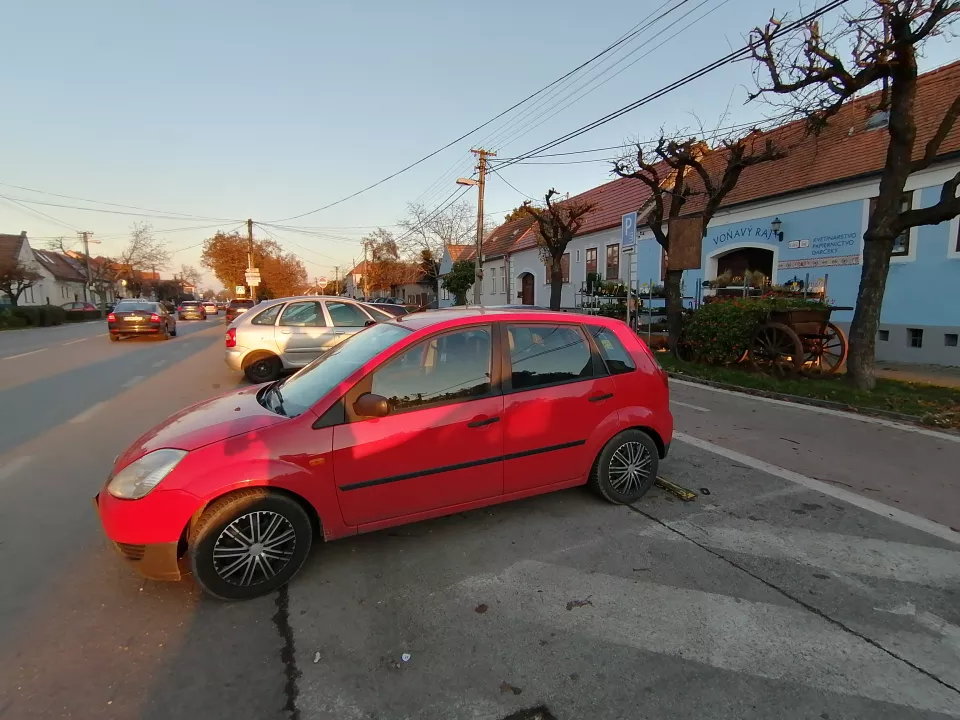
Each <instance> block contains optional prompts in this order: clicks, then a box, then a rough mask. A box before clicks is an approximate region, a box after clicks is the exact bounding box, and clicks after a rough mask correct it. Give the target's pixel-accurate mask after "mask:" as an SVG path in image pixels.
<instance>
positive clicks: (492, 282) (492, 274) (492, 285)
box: [490, 267, 497, 295]
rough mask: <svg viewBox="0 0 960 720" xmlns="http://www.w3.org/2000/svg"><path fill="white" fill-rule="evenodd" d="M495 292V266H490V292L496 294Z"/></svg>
mask: <svg viewBox="0 0 960 720" xmlns="http://www.w3.org/2000/svg"><path fill="white" fill-rule="evenodd" d="M496 293H497V268H496V267H492V268H490V294H491V295H496Z"/></svg>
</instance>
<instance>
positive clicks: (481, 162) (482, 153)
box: [457, 148, 497, 305]
mask: <svg viewBox="0 0 960 720" xmlns="http://www.w3.org/2000/svg"><path fill="white" fill-rule="evenodd" d="M470 152H472V153H473V154H474V155H476V156H477V158H478V162H477V175H478V179H476V180H473V179H472V178H458V179H457V185H476V186H477V190H479V191H480V195H479V196H478V198H477V259H476V262H475V265H476V280H475V281H474V283H473V302H474V304H476V305H479V304H480V293H481V291H482V289H483V288H482V283H483V258H482V257H481V250H482V249H483V191H484V188H485V187H486V185H487V158H488V157H496V156H497V154H496V153H495V152H492V151H491V150H484V149H483V148H478V149H476V150H470Z"/></svg>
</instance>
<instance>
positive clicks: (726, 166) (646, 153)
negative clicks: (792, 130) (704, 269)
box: [613, 133, 786, 352]
mask: <svg viewBox="0 0 960 720" xmlns="http://www.w3.org/2000/svg"><path fill="white" fill-rule="evenodd" d="M635 147H636V155H635V156H633V157H630V158H625V159H623V160H618V161H617V162H616V163H614V167H613V172H614V173H615V174H616V175H619V176H620V177H624V178H633V179H635V180H639V181H640V182H642V183H643V184H644V185H646V186H647V188H648V189H649V190H650V204H651V208H650V211H649V213H648V215H647V217H646V224H647V225H649V226H650V230H651V231H652V232H653V236H654V238H656V240H657V242H658V243H659V244H660V247H662V248H663V251H664V252H665V253H666V254H667V255H668V256H669V254H670V221H672V220H675V219H676V218H679V217H680V216H681V214H682V213H683V210H684V205H685V204H686V203H687V202H688V201H689V200H692V199H695V198H698V202H697V205H698V211H697V213H696V215H697V216H698V217H700V218H701V220H702V227H703V232H704V233H706V229H707V226H708V225H709V223H710V221H711V220H712V219H713V216H714V215H715V214H716V212H717V210H718V209H719V208H720V205H721V204H722V203H723V200H724V199H725V198H726V197H727V195H729V194H730V191H731V190H733V189H734V188H735V187H736V186H737V183H738V182H739V181H740V176H741V175H742V174H743V171H744V170H746V169H747V168H749V167H753V166H754V165H759V164H761V163H765V162H770V161H771V160H777V159H779V158H782V157H784V156H785V154H786V153H785V151H784V150H781V149H779V148H777V146H776V145H775V144H774V143H773V141H772V140H771V139H769V138H760V137H758V136H757V135H754V134H753V133H751V134H750V135H748V136H746V137H742V138H728V139H726V140H723V141H722V142H721V143H720V146H719V147H718V148H717V149H715V150H711V149H710V148H709V146H708V145H707V144H706V143H705V142H703V141H702V140H698V139H697V138H686V139H682V140H676V139H669V138H667V137H666V136H665V135H663V134H661V136H660V139H659V140H658V141H657V143H656V145H654V146H653V147H652V148H651V149H648V148H645V147H644V145H643V144H642V143H637V144H636V146H635ZM642 210H643V208H638V212H640V211H642ZM682 277H683V270H669V269H668V270H667V277H666V283H665V286H664V290H665V295H666V304H667V331H668V342H669V346H670V350H671V352H676V349H677V341H678V340H679V338H680V323H681V319H682V310H683V297H682V293H681V291H680V281H681V279H682Z"/></svg>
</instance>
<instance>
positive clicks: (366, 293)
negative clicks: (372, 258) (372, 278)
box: [361, 240, 370, 300]
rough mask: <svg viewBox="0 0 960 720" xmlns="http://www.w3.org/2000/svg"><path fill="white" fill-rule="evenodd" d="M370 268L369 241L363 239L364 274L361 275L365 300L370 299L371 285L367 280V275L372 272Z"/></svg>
mask: <svg viewBox="0 0 960 720" xmlns="http://www.w3.org/2000/svg"><path fill="white" fill-rule="evenodd" d="M369 270H370V267H369V265H368V264H367V241H366V240H364V241H363V275H361V277H362V278H363V299H364V300H369V299H370V285H369V282H368V280H367V276H368V275H369V274H370V273H369Z"/></svg>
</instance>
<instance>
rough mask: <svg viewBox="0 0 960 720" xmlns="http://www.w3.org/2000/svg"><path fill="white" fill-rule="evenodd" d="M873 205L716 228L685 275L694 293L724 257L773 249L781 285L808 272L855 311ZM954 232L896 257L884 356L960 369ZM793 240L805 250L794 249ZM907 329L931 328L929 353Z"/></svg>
mask: <svg viewBox="0 0 960 720" xmlns="http://www.w3.org/2000/svg"><path fill="white" fill-rule="evenodd" d="M939 193H940V187H939V186H936V187H927V188H923V189H921V190H918V191H916V192H915V193H914V197H913V202H914V206H915V207H921V206H923V207H925V206H929V205H932V204H934V203H936V202H937V200H938V198H939ZM829 201H830V197H829V195H824V202H825V203H827V202H829ZM868 203H869V200H866V199H859V200H851V201H848V202H842V203H837V204H824V205H823V206H820V207H815V208H812V209H807V210H799V211H795V212H775V211H774V210H771V212H770V214H769V215H766V216H764V217H759V218H755V219H751V220H749V221H746V222H739V223H729V224H715V225H711V226H710V227H709V228H708V230H707V233H706V236H705V237H704V240H703V251H702V257H701V261H702V262H701V265H702V267H701V269H700V270H690V271H687V272H686V273H684V284H685V293H686V294H688V295H689V294H695V293H696V287H697V285H698V284H699V283H700V282H701V281H702V280H703V279H704V278H707V279H712V278H714V277H716V274H715V273H716V258H717V256H718V254H722V253H724V252H725V251H729V250H733V249H737V248H740V247H749V246H752V247H761V248H768V249H771V250H773V251H774V253H775V254H774V271H773V278H772V281H773V283H774V284H781V285H782V284H784V283H786V282H789V281H790V280H791V279H793V278H794V277H796V278H799V279H800V280H805V279H806V276H807V274H808V273H809V281H810V285H811V286H815V285H816V284H817V283H818V280H819V279H820V278H825V279H826V281H827V296H828V298H829V300H830V301H831V303H832V304H834V305H836V306H840V307H843V306H847V307H852V306H853V305H854V304H855V303H856V298H857V289H858V287H859V285H860V273H861V270H862V266H861V264H860V259H861V248H862V244H863V242H862V236H863V231H864V230H865V227H864V223H865V218H866V210H867V205H868ZM774 218H779V219H780V221H781V223H782V231H783V235H784V237H783V241H782V242H779V241H778V240H777V237H776V236H775V235H774V233H773V232H772V230H771V229H770V223H771V222H772V221H773V220H774ZM955 233H956V224H955V223H954V224H951V223H942V224H941V225H937V226H931V227H921V228H915V229H914V230H913V231H912V233H911V239H910V242H911V252H910V255H909V256H907V257H904V258H894V259H893V262H892V263H891V267H890V274H889V276H888V280H887V287H886V292H885V294H884V301H883V309H882V312H881V319H880V321H881V329H884V328H885V327H886V328H888V330H887V332H888V334H889V337H888V338H887V339H886V340H884V341H883V342H880V343H878V357H880V358H881V359H898V360H904V359H906V360H911V361H916V362H942V363H946V364H960V350H957V349H956V348H954V347H947V346H946V342H947V341H946V339H945V337H944V335H945V333H956V332H957V328H958V327H960V297H958V291H960V256H957V255H956V254H954V255H953V256H951V254H950V252H949V250H950V248H951V247H953V246H955V244H956V243H957V238H956V237H954V236H953V235H954V234H955ZM791 241H793V242H794V243H795V244H798V245H803V247H793V248H791V247H790V243H791ZM641 264H643V260H641ZM656 277H659V272H658V273H657V275H656ZM833 319H834V321H836V322H838V323H840V324H845V323H849V322H850V321H851V320H852V319H853V312H852V311H838V312H835V313H834V315H833ZM908 327H913V328H927V330H925V339H924V347H923V348H921V349H920V350H922V351H923V352H919V351H917V349H914V348H911V347H910V346H909V343H908V342H907V337H908V335H907V332H908V331H907V328H908ZM881 339H883V338H881Z"/></svg>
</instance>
